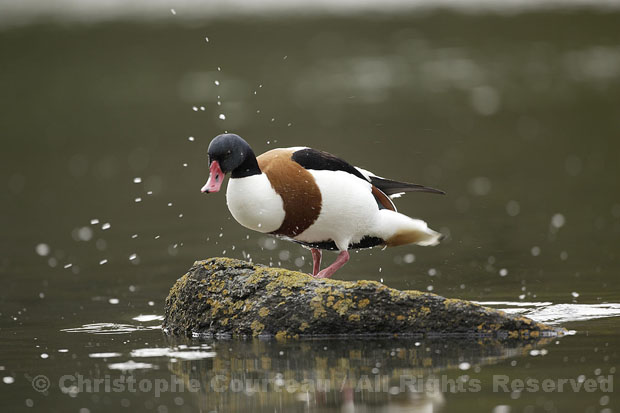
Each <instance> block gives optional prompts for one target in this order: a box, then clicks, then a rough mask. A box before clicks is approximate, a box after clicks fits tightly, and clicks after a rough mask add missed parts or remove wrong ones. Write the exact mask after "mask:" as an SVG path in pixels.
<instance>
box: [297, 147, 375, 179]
mask: <svg viewBox="0 0 620 413" xmlns="http://www.w3.org/2000/svg"><path fill="white" fill-rule="evenodd" d="M292 159H293V160H294V161H295V162H297V163H298V164H300V165H301V166H303V167H304V168H305V169H314V170H318V171H344V172H348V173H350V174H352V175H355V176H357V177H358V178H360V179H363V180H364V181H366V182H368V180H367V179H366V177H365V176H364V175H362V173H361V172H360V171H358V170H357V168H355V167H354V166H353V165H351V164H350V163H348V162H347V161H345V160H342V159H340V158H338V157H336V156H334V155H332V154H331V153H327V152H323V151H317V150H316V149H310V148H308V149H301V150H299V151H296V152H294V153H293V156H292Z"/></svg>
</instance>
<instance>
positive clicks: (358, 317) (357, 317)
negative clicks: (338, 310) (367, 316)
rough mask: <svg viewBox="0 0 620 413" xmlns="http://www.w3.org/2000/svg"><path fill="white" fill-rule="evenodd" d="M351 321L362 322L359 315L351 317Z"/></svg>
mask: <svg viewBox="0 0 620 413" xmlns="http://www.w3.org/2000/svg"><path fill="white" fill-rule="evenodd" d="M349 321H360V315H359V314H351V315H349Z"/></svg>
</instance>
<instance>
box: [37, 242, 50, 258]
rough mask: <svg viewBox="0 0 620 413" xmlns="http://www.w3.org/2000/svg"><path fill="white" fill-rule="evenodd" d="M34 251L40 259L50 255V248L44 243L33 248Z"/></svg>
mask: <svg viewBox="0 0 620 413" xmlns="http://www.w3.org/2000/svg"><path fill="white" fill-rule="evenodd" d="M35 251H36V252H37V254H39V255H40V256H41V257H45V256H47V255H49V253H50V246H49V245H47V244H44V243H41V244H38V245H37V246H36V247H35Z"/></svg>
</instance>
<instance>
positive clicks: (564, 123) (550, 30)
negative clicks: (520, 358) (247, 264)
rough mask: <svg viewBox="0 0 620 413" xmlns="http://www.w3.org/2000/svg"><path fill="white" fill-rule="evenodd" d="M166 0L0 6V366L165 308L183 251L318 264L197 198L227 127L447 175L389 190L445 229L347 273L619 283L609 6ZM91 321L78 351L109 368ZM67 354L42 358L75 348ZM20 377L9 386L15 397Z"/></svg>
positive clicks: (534, 290)
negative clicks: (238, 5) (20, 19)
mask: <svg viewBox="0 0 620 413" xmlns="http://www.w3.org/2000/svg"><path fill="white" fill-rule="evenodd" d="M164 12H166V13H165V14H164ZM175 13H176V14H173V13H171V12H170V10H168V9H163V10H162V12H161V14H160V15H159V16H158V17H157V18H148V19H146V18H144V19H143V18H140V19H137V20H134V19H133V18H131V16H130V17H129V18H118V19H111V18H108V19H106V20H105V21H88V20H79V21H77V20H70V19H69V20H62V19H56V20H55V19H40V20H37V21H36V22H34V23H32V22H31V23H29V24H14V23H16V22H13V21H11V22H8V21H7V20H6V19H3V22H4V23H3V26H1V27H0V56H1V62H0V91H1V94H0V113H1V114H2V116H1V120H2V121H1V125H2V151H0V159H1V162H2V169H1V171H0V183H1V184H2V185H4V188H3V190H2V199H3V200H2V204H1V208H2V212H1V214H0V227H1V228H2V231H1V232H0V245H2V252H1V254H0V260H1V261H0V277H1V278H2V280H3V288H2V289H1V290H0V303H1V307H0V308H1V309H0V335H3V337H4V338H3V340H2V342H3V343H2V344H0V348H3V351H2V353H4V354H6V356H4V357H6V358H5V359H4V360H2V358H3V356H0V363H1V364H0V365H1V366H3V367H4V369H5V370H8V371H10V372H16V371H17V372H19V374H17V373H11V374H12V375H17V376H19V377H22V376H23V371H30V370H28V369H29V368H30V367H33V366H36V365H38V363H40V360H39V353H40V352H41V351H42V350H41V349H40V348H39V347H35V346H34V345H33V339H34V338H35V337H36V338H37V339H38V342H39V344H37V345H41V344H40V343H42V342H48V343H47V344H46V345H47V346H52V347H53V345H52V344H51V343H57V346H63V344H62V343H63V342H66V340H72V339H71V338H69V337H67V333H64V332H60V330H61V329H63V328H70V327H76V326H81V325H84V324H88V323H94V322H103V321H105V322H112V323H121V322H127V321H128V320H131V318H132V317H133V316H135V315H137V314H140V313H147V312H150V313H155V314H162V313H163V300H164V298H165V296H166V295H167V292H168V289H169V288H170V286H171V285H172V284H173V282H174V281H175V280H176V278H177V277H178V276H180V275H181V274H183V273H184V271H185V270H186V269H187V268H188V267H189V266H190V265H191V264H192V262H193V261H194V260H197V259H202V258H206V257H210V256H220V255H225V256H229V257H236V258H248V257H251V258H252V259H253V260H254V261H256V262H260V263H264V264H271V265H278V266H284V267H286V268H301V269H302V270H303V271H310V269H311V268H310V264H309V261H310V256H309V254H308V253H307V252H306V251H305V250H304V249H302V248H300V247H299V246H297V245H294V244H288V243H285V242H282V241H277V242H276V241H273V240H272V239H270V238H266V237H264V236H262V235H260V234H256V233H249V232H248V231H246V230H245V229H244V228H242V227H241V226H240V225H238V224H237V223H236V222H234V220H233V219H232V218H231V216H230V214H229V212H228V210H227V208H226V205H225V197H224V194H223V193H220V194H216V195H209V196H204V195H201V194H200V192H199V189H200V187H201V185H202V184H204V181H206V179H207V174H208V170H207V163H206V162H207V157H206V149H207V145H208V143H209V141H210V140H211V139H212V138H213V137H214V136H215V135H217V134H219V133H222V132H223V131H229V132H234V133H238V134H239V135H241V136H243V137H244V138H245V139H246V140H247V141H248V142H249V143H250V144H251V145H252V147H253V148H254V150H255V152H257V153H262V152H263V151H266V150H269V149H271V148H274V147H281V146H299V145H306V146H311V147H314V148H317V149H322V150H326V151H329V152H332V153H334V154H337V155H339V156H341V157H343V158H345V159H347V160H348V161H349V162H351V163H353V164H355V165H357V166H360V167H363V168H366V169H369V170H372V171H373V172H375V173H377V174H380V175H382V176H386V177H391V178H394V179H402V180H408V181H412V182H416V183H421V184H425V185H430V186H434V187H438V188H441V189H443V190H445V191H446V192H447V195H446V196H443V197H441V196H433V195H428V194H408V195H406V196H404V197H403V198H401V199H398V200H397V206H398V207H399V210H400V211H401V212H403V213H405V214H408V215H411V216H415V217H419V218H422V219H424V220H426V221H427V222H429V224H430V226H431V227H432V228H434V229H436V230H440V231H441V232H443V233H445V234H447V235H449V236H448V239H447V241H446V242H445V243H444V244H442V245H441V246H439V247H436V248H421V247H417V248H416V247H400V248H396V249H390V250H386V251H380V250H372V251H362V252H360V253H359V254H353V256H352V260H351V262H350V263H349V264H348V265H347V266H346V267H345V268H344V269H343V270H342V271H340V272H338V274H337V277H339V278H342V279H351V280H353V279H362V278H364V279H374V280H382V281H383V282H385V283H386V284H387V285H389V286H391V287H396V288H412V289H421V290H428V291H433V292H435V293H438V294H441V295H446V296H451V297H452V296H454V297H460V298H466V299H473V300H480V301H502V300H504V301H526V302H527V301H531V302H537V301H549V302H553V303H588V304H600V303H606V302H614V301H615V302H617V301H618V300H619V299H620V290H619V289H618V271H619V270H620V265H619V262H618V258H619V257H618V245H620V244H619V242H618V241H619V240H620V237H619V235H620V187H619V185H618V177H619V176H620V139H619V138H620V134H619V131H620V30H618V27H620V12H618V11H616V10H614V9H604V8H603V9H592V8H588V9H582V8H566V9H561V8H558V9H544V8H543V9H540V10H527V11H522V12H514V10H513V12H510V13H499V12H492V11H484V10H478V11H477V12H473V13H472V12H468V13H463V12H459V11H456V10H448V9H445V10H440V9H437V10H435V9H427V8H424V9H420V10H418V9H412V10H409V9H405V10H403V11H400V12H399V11H396V12H392V13H370V12H368V13H350V14H349V15H347V13H342V12H341V13H338V14H329V13H325V14H322V13H313V14H310V15H303V14H285V15H281V14H277V13H276V14H273V15H267V16H260V17H253V16H252V14H251V13H248V14H244V13H240V14H234V13H228V14H226V15H224V16H223V17H218V16H217V15H208V16H205V15H204V14H198V15H192V13H191V10H183V9H176V10H175ZM134 17H135V16H134ZM151 17H152V16H151ZM136 178H139V179H136ZM137 181H139V182H137ZM95 222H96V223H95ZM106 223H109V224H110V228H108V229H103V228H102V226H103V224H106ZM332 257H335V256H332V255H331V254H328V255H327V257H326V260H327V261H329V260H331V259H332ZM110 299H115V300H118V301H119V302H120V304H117V305H113V304H111V302H110ZM598 323H600V324H596V322H595V323H594V324H586V326H587V327H586V326H584V327H583V329H586V328H587V329H588V331H591V332H592V333H593V334H595V335H596V334H599V335H603V336H605V335H606V334H612V339H611V341H612V342H616V343H618V339H619V337H618V335H617V333H615V332H616V331H617V328H618V324H617V322H613V321H605V322H600V321H599V322H598ZM569 327H570V326H569ZM612 332H613V333H612ZM148 337H149V339H148V340H149V341H150V342H151V344H154V343H155V342H154V340H157V341H159V342H161V340H162V339H161V337H160V338H157V339H153V338H152V337H151V336H148ZM607 339H608V338H607ZM607 339H602V340H603V341H601V342H600V343H598V344H596V345H595V346H597V347H598V346H603V347H605V344H604V343H607V344H609V341H606V340H607ZM80 340H81V339H77V341H76V343H80V344H76V346H75V347H76V348H74V349H72V350H71V351H72V353H73V354H74V355H76V357H77V358H78V360H82V358H85V359H84V360H82V361H81V363H84V364H83V366H84V365H86V366H89V367H88V368H89V369H93V368H95V369H99V368H103V369H105V363H104V364H101V365H99V364H94V365H92V366H91V365H90V364H88V363H92V361H91V360H90V359H89V358H88V353H89V350H88V349H89V348H90V347H92V346H96V344H93V343H94V342H93V341H92V340H91V339H90V338H88V339H85V341H84V342H82V341H80ZM137 340H138V341H140V340H143V338H142V336H139V335H138V336H137ZM567 340H570V338H567ZM164 344H165V343H164ZM54 345H56V344H54ZM64 345H66V344H64ZM585 345H586V346H590V345H591V344H585ZM573 350H574V351H575V353H570V354H572V355H571V357H573V356H574V357H577V355H578V354H580V351H582V350H581V347H579V348H577V347H576V348H574V349H573ZM51 351H53V350H51ZM48 352H49V351H48ZM607 355H608V359H607V360H606V361H605V362H604V363H603V364H602V366H604V367H605V368H609V367H610V366H615V364H617V353H616V352H615V351H614V352H613V353H610V354H607ZM58 357H59V356H58V355H56V356H55V357H53V358H51V359H50V360H48V361H47V362H48V365H49V367H48V368H51V370H54V369H55V368H57V367H58V366H60V365H65V366H66V363H65V362H63V361H62V360H61V359H59V358H58ZM291 357H295V356H293V355H291ZM461 358H462V356H461ZM586 362H587V361H586ZM563 363H567V361H565V360H562V359H557V360H555V361H554V362H553V363H552V364H550V365H547V366H540V368H542V369H544V370H545V371H556V370H558V369H560V366H562V365H563ZM457 364H458V363H457ZM20 366H22V367H20ZM23 366H30V367H23ZM97 366H99V367H97ZM101 366H103V367H101ZM164 366H165V364H162V365H160V367H162V368H164V369H165V367H164ZM52 367H54V368H52ZM74 368H75V367H74ZM0 373H7V372H6V371H5V372H0ZM573 373H575V374H577V371H574V372H573V371H571V372H570V374H573ZM7 374H8V373H7ZM0 375H2V374H0ZM32 375H36V374H35V372H32ZM14 386H19V383H15V384H14ZM9 389H10V387H8V385H5V384H0V391H2V392H3V393H4V392H6V391H9ZM21 390H22V391H21V392H16V393H13V394H12V395H11V396H12V397H17V398H16V399H15V405H11V406H13V407H15V406H25V405H27V404H28V403H26V404H24V399H25V398H27V397H30V396H23V397H22V395H24V394H26V392H27V391H30V392H32V390H31V389H30V387H29V384H28V383H25V384H23V387H21ZM37 396H39V395H37ZM556 396H557V395H556ZM57 397H58V396H57ZM63 397H64V398H66V396H63ZM532 397H534V396H532ZM593 397H594V396H593ZM597 397H600V395H598V396H597ZM51 400H56V399H54V398H53V397H51V398H47V399H45V398H43V399H42V401H40V402H37V403H38V404H37V406H38V407H39V408H45V406H46V405H45V403H46V402H48V403H49V402H50V401H51ZM63 400H64V399H62V398H60V399H58V400H57V401H54V406H56V408H58V409H60V408H61V407H62V406H63V405H64V404H63V403H64V401H63ZM457 400H458V399H457ZM489 400H492V398H489ZM504 402H505V403H504ZM504 402H502V403H504V404H510V403H508V402H510V399H508V402H506V401H504ZM555 402H557V403H561V401H558V400H556V401H555ZM111 403H112V404H110V405H108V407H109V406H118V405H119V404H118V401H116V400H115V399H113V402H111ZM270 403H272V402H270V401H266V402H265V404H264V405H263V407H264V408H265V409H267V410H268V409H271V410H270V411H273V408H271V407H273V406H272V404H270ZM489 403H490V404H489V405H488V406H487V405H486V404H485V405H484V408H485V409H486V410H489V409H490V408H491V407H493V406H494V405H496V404H498V403H500V402H497V403H496V402H492V403H491V402H489ZM532 403H533V405H536V403H534V402H532ZM565 403H567V405H571V406H575V403H578V405H579V406H580V408H581V407H582V408H583V409H581V410H580V411H582V410H584V409H586V411H590V410H587V409H588V408H590V407H592V406H596V409H599V408H604V406H603V405H600V403H598V398H591V399H588V398H580V397H579V395H570V397H568V398H567V399H566V400H565ZM579 403H581V404H579ZM86 404H87V405H88V404H89V403H86ZM90 404H91V405H89V407H88V408H89V409H91V410H97V408H102V407H104V406H103V405H99V404H98V403H96V402H92V403H90ZM338 405H339V404H338V403H336V406H338ZM524 405H527V403H525V402H524ZM59 406H60V407H59ZM156 406H157V404H155V405H154V407H153V408H155V407H156ZM270 406H271V407H270ZM458 406H459V404H458V402H456V404H451V403H447V404H446V405H445V406H444V408H445V409H448V410H451V409H458ZM601 406H603V407H601ZM47 407H50V405H47ZM478 407H480V406H478ZM539 407H540V406H539ZM515 409H516V408H515ZM541 409H542V408H541ZM545 410H546V409H545ZM218 411H220V410H218ZM221 411H226V409H225V408H224V410H221ZM283 411H286V410H283ZM472 411H474V410H472ZM519 411H520V410H519ZM591 411H598V410H591Z"/></svg>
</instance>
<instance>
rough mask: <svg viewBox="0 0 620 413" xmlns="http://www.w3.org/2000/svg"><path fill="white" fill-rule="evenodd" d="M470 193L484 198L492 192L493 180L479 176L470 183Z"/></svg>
mask: <svg viewBox="0 0 620 413" xmlns="http://www.w3.org/2000/svg"><path fill="white" fill-rule="evenodd" d="M469 192H471V193H472V194H474V195H478V196H484V195H487V194H488V193H489V192H491V180H490V179H489V178H487V177H485V176H479V177H477V178H474V179H472V180H471V181H469Z"/></svg>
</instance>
